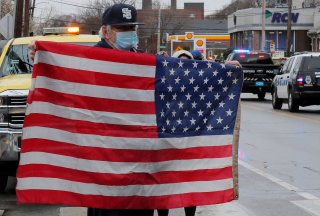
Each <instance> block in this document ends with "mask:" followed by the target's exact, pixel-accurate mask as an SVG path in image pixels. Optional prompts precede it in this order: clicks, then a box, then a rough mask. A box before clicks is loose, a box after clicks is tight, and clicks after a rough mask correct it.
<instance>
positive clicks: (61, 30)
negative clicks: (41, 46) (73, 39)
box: [43, 27, 80, 35]
mask: <svg viewBox="0 0 320 216" xmlns="http://www.w3.org/2000/svg"><path fill="white" fill-rule="evenodd" d="M79 32H80V29H79V27H54V28H43V35H57V34H79Z"/></svg>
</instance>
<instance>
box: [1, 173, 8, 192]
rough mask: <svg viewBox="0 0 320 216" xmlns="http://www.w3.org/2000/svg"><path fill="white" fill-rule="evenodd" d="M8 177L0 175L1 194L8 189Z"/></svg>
mask: <svg viewBox="0 0 320 216" xmlns="http://www.w3.org/2000/svg"><path fill="white" fill-rule="evenodd" d="M7 182H8V176H7V175H3V174H0V193H3V192H4V190H5V189H6V187H7Z"/></svg>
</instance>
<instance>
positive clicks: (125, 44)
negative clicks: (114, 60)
mask: <svg viewBox="0 0 320 216" xmlns="http://www.w3.org/2000/svg"><path fill="white" fill-rule="evenodd" d="M116 34H117V36H116V37H117V39H116V42H115V44H114V45H115V47H116V48H117V49H120V50H130V49H131V48H133V47H134V48H137V46H138V36H137V32H136V31H125V32H117V33H116Z"/></svg>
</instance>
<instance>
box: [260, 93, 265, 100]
mask: <svg viewBox="0 0 320 216" xmlns="http://www.w3.org/2000/svg"><path fill="white" fill-rule="evenodd" d="M265 96H266V93H265V92H259V93H258V99H259V100H264V98H265Z"/></svg>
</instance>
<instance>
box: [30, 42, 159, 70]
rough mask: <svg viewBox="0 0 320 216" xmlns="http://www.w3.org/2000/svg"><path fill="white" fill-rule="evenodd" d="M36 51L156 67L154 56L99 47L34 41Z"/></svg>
mask: <svg viewBox="0 0 320 216" xmlns="http://www.w3.org/2000/svg"><path fill="white" fill-rule="evenodd" d="M36 47H37V50H44V51H49V52H53V53H58V54H62V55H68V56H75V57H80V58H88V59H95V60H101V61H111V62H120V63H125V64H136V65H149V66H155V65H156V57H155V55H150V54H144V53H134V52H127V51H120V50H114V49H105V48H100V47H90V46H81V45H75V44H67V43H56V42H49V41H36Z"/></svg>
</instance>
